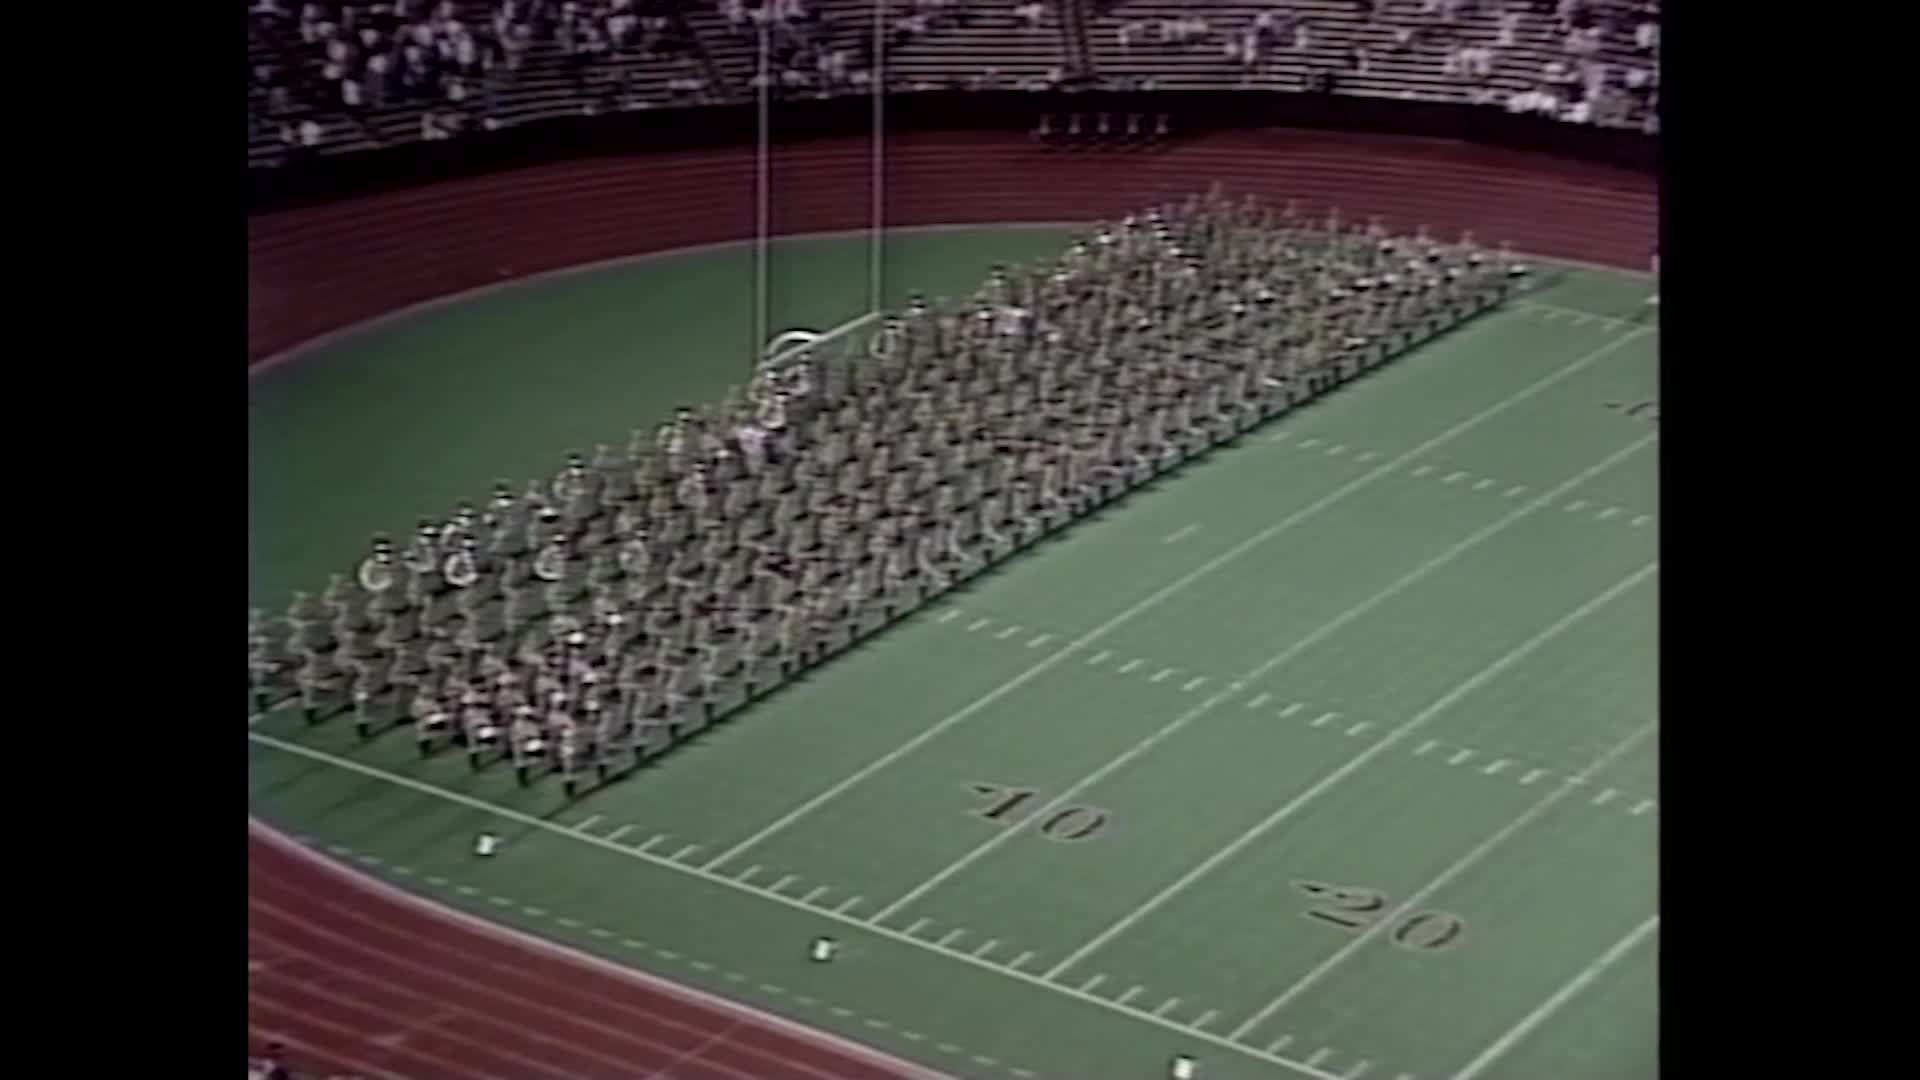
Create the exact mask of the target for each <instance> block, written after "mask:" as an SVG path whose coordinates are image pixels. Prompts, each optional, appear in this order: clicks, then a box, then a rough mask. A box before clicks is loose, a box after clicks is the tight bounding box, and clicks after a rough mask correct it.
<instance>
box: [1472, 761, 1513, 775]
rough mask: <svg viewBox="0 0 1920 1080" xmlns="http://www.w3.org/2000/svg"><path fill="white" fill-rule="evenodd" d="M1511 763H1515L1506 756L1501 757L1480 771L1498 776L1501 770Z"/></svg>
mask: <svg viewBox="0 0 1920 1080" xmlns="http://www.w3.org/2000/svg"><path fill="white" fill-rule="evenodd" d="M1511 764H1513V762H1511V761H1508V760H1507V759H1506V758H1501V759H1500V760H1498V761H1496V762H1494V763H1493V764H1491V765H1489V766H1487V767H1486V768H1484V769H1481V770H1480V771H1481V772H1483V773H1486V774H1487V775H1488V776H1496V775H1498V774H1499V772H1500V770H1502V769H1504V768H1506V767H1507V766H1509V765H1511Z"/></svg>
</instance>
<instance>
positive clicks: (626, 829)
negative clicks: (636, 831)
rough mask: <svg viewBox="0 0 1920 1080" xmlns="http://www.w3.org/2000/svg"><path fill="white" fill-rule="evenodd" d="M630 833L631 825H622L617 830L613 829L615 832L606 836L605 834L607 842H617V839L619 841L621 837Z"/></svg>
mask: <svg viewBox="0 0 1920 1080" xmlns="http://www.w3.org/2000/svg"><path fill="white" fill-rule="evenodd" d="M632 831H633V826H631V825H622V826H620V827H619V828H617V829H615V830H613V831H612V832H610V833H608V834H607V839H609V840H618V839H620V838H621V837H623V836H625V835H627V834H628V833H630V832H632Z"/></svg>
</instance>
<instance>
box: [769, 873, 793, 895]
mask: <svg viewBox="0 0 1920 1080" xmlns="http://www.w3.org/2000/svg"><path fill="white" fill-rule="evenodd" d="M793 877H794V876H793V875H792V874H788V875H787V876H786V877H783V878H781V879H780V880H779V881H776V882H774V883H773V885H772V889H773V891H774V892H779V891H780V890H781V889H784V888H786V887H787V884H788V883H789V882H791V881H792V880H793Z"/></svg>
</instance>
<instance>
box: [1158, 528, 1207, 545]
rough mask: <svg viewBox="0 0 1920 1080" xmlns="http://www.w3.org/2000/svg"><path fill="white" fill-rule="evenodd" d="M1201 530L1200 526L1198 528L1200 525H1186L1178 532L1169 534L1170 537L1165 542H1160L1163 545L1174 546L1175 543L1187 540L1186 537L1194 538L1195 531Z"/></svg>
mask: <svg viewBox="0 0 1920 1080" xmlns="http://www.w3.org/2000/svg"><path fill="white" fill-rule="evenodd" d="M1199 528H1200V526H1198V525H1185V526H1182V527H1181V528H1179V529H1178V530H1176V531H1174V532H1173V533H1171V534H1169V535H1168V536H1167V537H1166V539H1164V540H1162V541H1160V542H1161V543H1163V544H1173V543H1178V542H1179V541H1181V540H1182V539H1185V538H1186V537H1188V536H1192V535H1193V533H1194V531H1195V530H1197V529H1199Z"/></svg>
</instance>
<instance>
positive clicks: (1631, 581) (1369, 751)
mask: <svg viewBox="0 0 1920 1080" xmlns="http://www.w3.org/2000/svg"><path fill="white" fill-rule="evenodd" d="M1640 445H1643V443H1634V444H1633V447H1638V446H1640ZM1629 449H1631V447H1630V448H1629ZM1615 456H1618V455H1609V457H1608V459H1606V460H1604V461H1603V462H1602V464H1601V465H1600V466H1596V467H1595V468H1601V467H1604V466H1605V465H1606V464H1609V463H1611V460H1612V458H1613V457H1615ZM1581 479H1582V478H1579V477H1576V478H1575V480H1573V481H1569V483H1574V482H1579V481H1580V480H1581ZM1551 497H1552V493H1551V492H1550V493H1548V494H1547V495H1543V496H1541V497H1540V499H1539V500H1536V501H1535V502H1533V503H1529V504H1527V506H1526V507H1524V508H1522V509H1521V510H1520V511H1519V512H1518V513H1526V512H1527V511H1528V510H1530V509H1532V508H1533V507H1534V506H1537V505H1539V504H1540V503H1541V502H1543V501H1544V500H1546V499H1548V498H1551ZM1514 516H1515V515H1509V516H1508V519H1503V520H1509V519H1512V518H1513V517H1514ZM1496 527H1497V526H1496ZM1485 532H1486V530H1483V531H1482V533H1485ZM1482 533H1477V534H1475V535H1476V536H1478V535H1482ZM1472 539H1473V538H1472V537H1469V538H1468V540H1467V541H1462V544H1465V543H1467V542H1470V541H1472ZM1461 550H1465V549H1464V548H1463V547H1461V546H1460V545H1456V546H1455V547H1454V548H1450V549H1449V551H1450V552H1457V551H1461ZM1448 557H1449V556H1447V555H1442V556H1439V558H1440V559H1446V558H1448ZM1437 565H1440V563H1438V562H1430V563H1428V564H1427V566H1429V567H1432V566H1437ZM1659 568H1660V564H1659V563H1658V562H1651V563H1648V564H1647V565H1645V566H1643V567H1641V568H1640V569H1639V570H1636V571H1634V572H1633V573H1632V574H1629V575H1627V576H1626V577H1624V578H1622V579H1621V580H1620V581H1618V582H1616V583H1615V584H1613V585H1612V586H1610V587H1608V588H1607V589H1606V590H1604V591H1602V592H1601V593H1599V594H1598V595H1596V596H1594V597H1593V598H1591V599H1589V600H1587V601H1586V602H1585V603H1583V604H1581V605H1580V606H1579V607H1576V608H1574V609H1573V610H1572V611H1571V612H1569V613H1567V614H1566V615H1563V616H1561V617H1560V618H1559V619H1557V620H1555V621H1554V623H1553V624H1552V625H1550V626H1548V627H1547V628H1546V629H1544V630H1541V631H1540V632H1539V633H1536V634H1534V635H1533V636H1532V637H1530V638H1528V639H1527V640H1525V641H1523V642H1521V643H1520V644H1518V645H1516V646H1514V647H1513V648H1512V649H1510V650H1509V651H1507V652H1506V653H1505V654H1503V655H1502V656H1501V657H1500V658H1499V659H1497V660H1495V661H1494V662H1493V663H1491V664H1488V665H1487V666H1486V667H1484V668H1481V669H1480V670H1479V671H1478V672H1476V673H1474V674H1473V675H1471V676H1469V677H1468V678H1467V679H1466V681H1464V682H1462V683H1460V684H1459V685H1457V686H1455V687H1454V688H1453V689H1452V690H1449V691H1447V692H1446V693H1445V694H1443V695H1441V696H1440V697H1439V698H1437V699H1436V700H1435V701H1434V702H1433V703H1432V704H1430V705H1428V706H1427V707H1426V708H1424V709H1421V710H1420V711H1419V712H1418V713H1415V714H1414V715H1413V717H1412V718H1411V719H1409V720H1407V721H1405V722H1404V723H1402V724H1401V725H1400V726H1398V727H1396V728H1394V729H1393V730H1392V731H1389V732H1388V733H1387V734H1386V736H1385V737H1383V738H1381V739H1379V740H1378V741H1376V742H1374V743H1372V744H1371V745H1369V746H1368V747H1367V748H1366V749H1364V750H1362V751H1360V752H1359V753H1358V754H1355V755H1354V756H1353V757H1351V758H1349V759H1347V761H1346V763H1345V764H1343V765H1341V766H1340V767H1339V768H1337V769H1335V770H1333V771H1332V772H1330V773H1328V774H1327V775H1325V776H1323V777H1321V778H1320V780H1319V781H1318V782H1316V783H1315V784H1313V786H1311V787H1309V788H1307V789H1306V790H1305V791H1302V792H1301V793H1300V794H1298V795H1296V796H1294V797H1293V798H1292V799H1290V800H1288V801H1287V803H1286V804H1285V805H1283V806H1281V807H1280V808H1279V809H1278V810H1275V811H1274V812H1273V813H1271V814H1269V815H1267V817H1265V818H1264V819H1262V820H1261V821H1259V822H1258V823H1256V824H1255V825H1253V827H1251V828H1249V829H1248V830H1247V831H1245V832H1243V833H1241V834H1240V835H1239V836H1238V837H1236V838H1235V839H1234V840H1232V841H1231V842H1229V843H1228V844H1227V845H1226V846H1225V847H1222V848H1221V849H1220V850H1218V851H1216V852H1214V853H1213V854H1212V855H1210V856H1208V857H1207V858H1206V859H1205V860H1203V861H1202V862H1200V863H1199V864H1198V865H1196V866H1194V867H1193V868H1192V869H1191V870H1188V871H1187V872H1186V873H1184V874H1182V875H1181V876H1180V877H1179V878H1177V879H1175V880H1174V881H1173V883H1172V884H1170V885H1168V886H1167V887H1166V888H1164V889H1161V890H1160V891H1159V892H1157V893H1155V894H1154V895H1153V896H1152V897H1151V898H1150V899H1148V900H1147V901H1146V902H1145V903H1143V904H1141V905H1140V906H1139V907H1137V908H1135V909H1134V910H1133V911H1131V912H1129V913H1128V914H1126V915H1123V916H1121V917H1120V918H1119V919H1117V920H1115V921H1114V922H1113V924H1112V925H1110V926H1108V927H1107V928H1106V929H1105V930H1102V931H1100V932H1099V933H1098V934H1095V935H1094V936H1093V937H1092V938H1091V939H1089V940H1088V941H1087V942H1086V943H1085V944H1084V945H1081V946H1080V947H1079V948H1077V949H1075V950H1074V951H1073V952H1071V953H1069V954H1067V956H1066V958H1065V959H1063V960H1061V961H1060V962H1059V963H1058V964H1056V965H1054V967H1053V968H1052V970H1050V971H1049V972H1048V973H1047V977H1048V978H1053V977H1054V976H1056V975H1058V974H1059V973H1060V972H1062V971H1065V970H1067V969H1068V968H1069V967H1071V966H1072V965H1074V964H1077V963H1079V962H1080V961H1081V960H1083V959H1085V958H1086V957H1087V956H1089V955H1091V954H1092V953H1093V952H1095V951H1096V950H1098V949H1099V948H1100V947H1101V946H1103V945H1105V944H1106V943H1107V942H1109V941H1112V940H1113V939H1114V938H1116V937H1118V936H1119V935H1121V934H1122V933H1125V932H1126V931H1127V930H1128V929H1130V928H1132V927H1133V925H1134V924H1135V923H1137V922H1139V921H1140V920H1141V919H1144V918H1146V917H1147V916H1148V915H1150V914H1152V913H1153V912H1154V911H1157V910H1159V908H1160V907H1161V906H1162V905H1163V904H1165V903H1166V902H1167V901H1168V900H1171V899H1173V898H1174V897H1175V896H1177V895H1179V894H1180V893H1181V892H1184V891H1185V890H1186V888H1187V886H1189V885H1191V884H1193V883H1194V882H1195V881H1198V880H1199V879H1200V878H1202V877H1204V876H1206V875H1207V874H1208V873H1210V872H1212V870H1213V868H1214V867H1216V866H1218V865H1220V864H1221V863H1223V862H1225V861H1227V860H1228V859H1231V858H1232V857H1233V856H1235V855H1236V854H1238V853H1239V852H1240V851H1241V850H1242V849H1243V848H1245V847H1246V846H1247V845H1249V844H1251V843H1253V842H1254V841H1255V840H1258V839H1259V838H1260V837H1261V836H1263V835H1265V834H1266V833H1267V831H1268V830H1270V829H1272V828H1273V827H1274V826H1275V825H1278V824H1280V823H1281V822H1283V821H1285V820H1287V819H1288V818H1290V817H1292V816H1293V815H1294V814H1295V813H1297V812H1298V811H1299V810H1300V808H1301V807H1303V806H1305V805H1307V804H1308V803H1310V802H1312V801H1313V800H1314V799H1316V798H1319V797H1320V795H1321V794H1323V793H1325V792H1326V791H1328V790H1330V789H1331V788H1333V787H1334V786H1335V785H1336V784H1338V783H1340V782H1341V781H1342V780H1345V779H1346V778H1347V777H1348V776H1351V775H1352V774H1353V773H1355V772H1356V771H1358V770H1360V769H1361V768H1363V767H1365V766H1366V764H1367V763H1368V762H1370V761H1372V760H1373V759H1374V758H1376V757H1378V756H1380V755H1381V754H1383V753H1386V752H1387V751H1388V750H1389V749H1391V748H1392V747H1393V746H1394V744H1396V743H1398V742H1399V741H1400V740H1401V739H1404V738H1406V737H1407V736H1408V735H1411V734H1413V732H1415V731H1416V730H1418V729H1419V728H1420V727H1421V726H1422V725H1424V724H1425V723H1426V722H1427V721H1429V720H1431V719H1433V718H1434V717H1435V716H1438V715H1440V714H1441V713H1442V712H1445V711H1446V710H1447V709H1450V708H1452V707H1453V705H1454V703H1455V702H1457V701H1459V700H1460V699H1461V698H1464V697H1466V696H1467V695H1468V694H1471V693H1473V692H1474V691H1475V690H1477V689H1479V688H1480V686H1481V685H1483V684H1485V683H1486V682H1488V681H1489V680H1491V679H1494V678H1497V677H1498V676H1499V675H1500V674H1501V673H1502V672H1504V671H1506V670H1507V669H1508V668H1510V667H1512V666H1513V665H1514V664H1517V663H1519V662H1520V661H1522V660H1524V659H1526V658H1527V657H1528V656H1530V655H1532V654H1533V652H1534V650H1536V649H1538V648H1540V647H1541V646H1542V645H1545V644H1546V643H1547V642H1549V641H1551V640H1553V639H1554V638H1556V637H1558V636H1560V634H1562V633H1563V632H1565V631H1566V629H1567V628H1568V627H1570V626H1572V625H1573V624H1574V623H1577V622H1579V621H1580V620H1581V619H1584V618H1586V617H1587V616H1588V615H1590V614H1592V613H1593V612H1594V611H1596V610H1598V609H1599V608H1600V607H1602V606H1603V605H1605V604H1606V603H1607V602H1608V601H1610V600H1612V599H1613V598H1614V597H1616V596H1618V595H1620V594H1621V593H1623V592H1626V591H1627V590H1628V589H1631V588H1633V587H1634V586H1635V585H1638V584H1639V583H1640V582H1642V581H1644V580H1646V579H1647V578H1648V577H1651V576H1652V575H1653V573H1654V572H1655V571H1657V570H1658V569H1659ZM1422 573H1423V572H1422V571H1421V570H1415V571H1413V573H1412V574H1410V575H1409V576H1408V577H1403V578H1401V579H1400V583H1405V582H1409V581H1411V580H1413V579H1414V575H1421V574H1422ZM1396 584H1399V583H1396ZM1394 588H1395V586H1388V590H1389V591H1391V590H1392V589H1394ZM1375 595H1376V596H1383V595H1386V594H1385V593H1378V594H1375ZM1365 606H1366V605H1364V604H1363V605H1362V607H1360V608H1355V609H1353V610H1355V611H1359V610H1363V609H1364V607H1365ZM1337 623H1338V620H1335V622H1334V623H1329V624H1327V625H1328V626H1334V625H1336V624H1337ZM1310 640H1311V636H1309V637H1308V638H1303V639H1302V643H1303V644H1304V643H1306V642H1308V641H1310ZM1280 655H1281V656H1283V657H1284V656H1286V655H1287V654H1286V653H1282V654H1280ZM1163 730H1164V729H1163ZM1142 745H1147V744H1146V743H1143V744H1142ZM1123 757H1124V755H1123ZM1095 775H1096V776H1097V775H1098V774H1097V773H1096V774H1095ZM1077 786H1078V785H1076V787H1077ZM1073 794H1077V792H1076V791H1075V790H1074V789H1072V788H1069V789H1068V791H1067V794H1066V796H1063V797H1070V796H1071V795H1073ZM1037 812H1044V811H1037ZM1011 835H1013V833H1012V832H1011V831H1009V832H1006V833H1002V834H1000V835H999V836H997V837H995V838H994V839H995V840H1002V839H1005V838H1006V837H1008V836H1011ZM990 842H991V841H990ZM976 850H978V849H976ZM962 861H963V862H964V860H962ZM955 865H956V866H958V865H960V864H959V863H956V864H955ZM938 876H939V875H935V877H936V878H937V877H938ZM920 891H924V889H921V890H916V892H920ZM912 895H913V894H912V893H910V894H909V896H912ZM1385 925H1387V923H1386V922H1385V921H1382V922H1378V923H1375V924H1373V926H1372V927H1371V928H1370V930H1369V933H1371V932H1372V931H1373V930H1378V929H1379V928H1380V927H1382V926H1385ZM1354 940H1356V941H1360V940H1367V938H1366V935H1362V936H1361V937H1360V938H1356V939H1354ZM1336 955H1338V954H1336ZM1261 1019H1265V1017H1264V1016H1263V1017H1261ZM1246 1030H1247V1029H1246V1026H1244V1025H1243V1026H1242V1027H1241V1028H1240V1029H1239V1030H1238V1031H1236V1032H1234V1034H1233V1036H1232V1037H1233V1038H1234V1039H1236V1040H1237V1039H1239V1038H1240V1037H1241V1036H1242V1035H1243V1034H1245V1032H1246Z"/></svg>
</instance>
